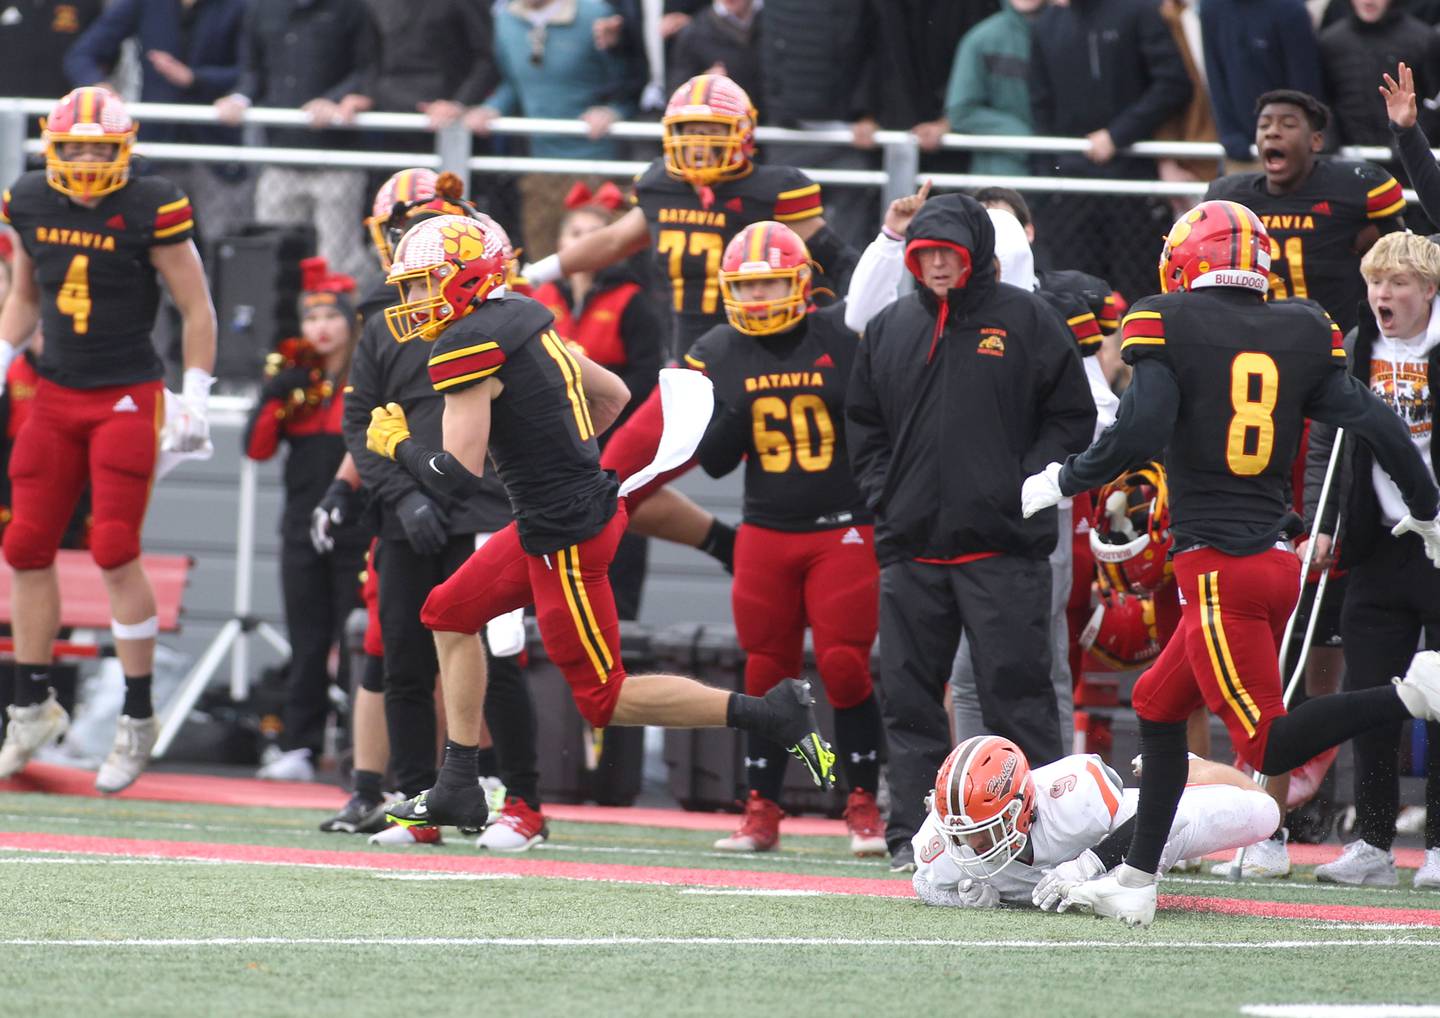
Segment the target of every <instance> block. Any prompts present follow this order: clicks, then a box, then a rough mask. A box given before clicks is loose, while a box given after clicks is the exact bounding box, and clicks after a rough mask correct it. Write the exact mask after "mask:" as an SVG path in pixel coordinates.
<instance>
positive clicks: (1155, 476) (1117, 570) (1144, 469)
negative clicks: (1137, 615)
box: [1090, 460, 1175, 594]
mask: <svg viewBox="0 0 1440 1018" xmlns="http://www.w3.org/2000/svg"><path fill="white" fill-rule="evenodd" d="M1174 544H1175V538H1174V535H1173V534H1171V532H1170V488H1169V485H1168V484H1167V483H1166V481H1165V468H1164V466H1162V465H1161V464H1160V463H1158V462H1156V461H1153V460H1152V461H1151V462H1149V463H1146V464H1145V465H1144V466H1141V467H1137V468H1136V469H1134V470H1127V471H1125V473H1123V474H1121V475H1120V476H1119V477H1117V478H1115V480H1113V481H1111V482H1110V483H1109V484H1107V485H1105V486H1104V487H1102V488H1101V489H1100V492H1099V494H1098V495H1097V496H1096V498H1095V518H1094V519H1093V520H1092V521H1091V524H1090V553H1091V554H1092V555H1094V556H1095V565H1096V567H1097V568H1098V569H1099V570H1100V576H1101V579H1102V580H1103V581H1104V583H1105V584H1106V585H1107V586H1109V587H1111V588H1113V589H1115V590H1124V591H1128V592H1130V593H1132V594H1153V593H1155V591H1157V590H1159V589H1160V588H1161V586H1163V585H1164V583H1165V581H1166V580H1168V579H1169V578H1170V577H1171V576H1172V575H1173V567H1172V566H1171V564H1170V549H1171V547H1173V546H1174Z"/></svg>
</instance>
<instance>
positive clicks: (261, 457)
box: [245, 399, 285, 463]
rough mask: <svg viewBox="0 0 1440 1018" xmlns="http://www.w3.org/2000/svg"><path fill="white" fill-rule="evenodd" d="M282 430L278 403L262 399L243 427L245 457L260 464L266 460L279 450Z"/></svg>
mask: <svg viewBox="0 0 1440 1018" xmlns="http://www.w3.org/2000/svg"><path fill="white" fill-rule="evenodd" d="M284 430H285V422H284V420H283V419H282V417H281V407H280V401H279V400H278V399H262V400H261V401H260V402H259V404H258V405H257V406H256V407H255V409H254V411H252V412H251V414H250V422H249V423H248V424H246V426H245V455H246V456H248V457H249V458H250V459H252V460H258V461H260V462H262V463H263V462H264V461H265V460H268V459H269V458H270V457H272V456H274V455H275V453H276V452H277V451H278V450H279V448H280V438H281V435H282V434H283V432H284Z"/></svg>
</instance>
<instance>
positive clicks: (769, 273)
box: [720, 262, 811, 336]
mask: <svg viewBox="0 0 1440 1018" xmlns="http://www.w3.org/2000/svg"><path fill="white" fill-rule="evenodd" d="M810 275H811V273H810V266H809V265H792V266H790V267H788V268H772V267H771V266H770V264H769V263H768V262H745V263H744V264H742V265H741V266H740V268H739V269H737V270H736V271H734V272H725V271H722V272H721V273H720V296H721V298H722V299H723V300H724V302H725V317H726V318H728V319H729V320H730V324H731V325H733V326H734V327H735V329H736V330H737V331H739V332H743V333H744V334H745V335H747V336H773V335H775V334H776V333H777V332H785V331H786V330H787V329H790V328H793V327H794V326H795V324H796V323H797V322H799V321H800V320H801V319H802V318H804V317H805V313H806V308H807V305H808V303H809V291H810ZM769 279H778V280H783V281H784V282H785V283H787V284H788V290H787V292H786V293H785V295H784V296H782V297H774V298H770V299H768V300H756V299H754V298H749V297H746V298H742V297H741V296H740V295H739V294H738V293H737V292H736V290H737V288H738V287H740V286H741V285H743V284H745V283H751V282H759V281H762V280H769Z"/></svg>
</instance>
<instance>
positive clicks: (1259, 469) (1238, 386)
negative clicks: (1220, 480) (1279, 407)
mask: <svg viewBox="0 0 1440 1018" xmlns="http://www.w3.org/2000/svg"><path fill="white" fill-rule="evenodd" d="M1279 391H1280V369H1279V368H1277V367H1276V366H1275V362H1274V361H1273V360H1271V359H1270V358H1269V357H1267V356H1266V355H1265V354H1263V353H1242V354H1238V355H1236V357H1235V360H1234V361H1233V362H1231V365H1230V406H1231V407H1233V408H1234V410H1235V415H1234V416H1233V417H1231V418H1230V429H1229V432H1228V433H1227V435H1226V443H1225V462H1226V464H1227V465H1228V466H1229V467H1230V472H1231V473H1232V474H1235V475H1236V476H1238V477H1254V476H1256V475H1257V474H1262V473H1264V472H1265V468H1266V467H1268V466H1269V465H1270V456H1271V453H1272V452H1274V449H1275V418H1274V416H1273V415H1274V413H1275V401H1276V399H1277V398H1278V395H1279Z"/></svg>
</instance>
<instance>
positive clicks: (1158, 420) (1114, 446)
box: [1060, 357, 1180, 495]
mask: <svg viewBox="0 0 1440 1018" xmlns="http://www.w3.org/2000/svg"><path fill="white" fill-rule="evenodd" d="M1179 407H1180V386H1179V384H1178V383H1177V382H1176V381H1175V375H1174V374H1173V373H1172V372H1171V370H1170V366H1169V365H1168V364H1166V363H1165V362H1163V361H1161V360H1159V359H1158V358H1154V357H1144V358H1141V359H1140V360H1138V361H1137V362H1136V364H1135V375H1134V377H1133V378H1132V379H1131V381H1130V388H1128V389H1126V390H1125V395H1124V396H1121V397H1120V409H1119V410H1118V411H1117V412H1116V414H1115V423H1114V424H1113V425H1112V426H1111V427H1109V428H1107V429H1105V431H1104V433H1102V434H1101V435H1100V437H1099V438H1098V439H1096V440H1095V444H1094V445H1092V446H1091V447H1090V448H1088V449H1086V450H1085V451H1084V452H1082V453H1080V455H1078V456H1071V457H1070V459H1069V460H1067V461H1066V463H1065V466H1064V467H1063V468H1062V469H1061V471H1060V490H1061V491H1063V492H1064V493H1065V494H1067V495H1075V494H1078V493H1079V492H1082V491H1089V490H1090V489H1091V488H1098V487H1099V486H1100V485H1102V484H1105V483H1107V482H1109V481H1111V480H1113V479H1114V478H1115V476H1116V475H1117V474H1119V473H1120V471H1122V470H1124V469H1125V468H1126V467H1128V466H1130V465H1132V464H1134V463H1139V462H1141V461H1142V460H1146V459H1151V458H1153V456H1154V454H1155V452H1156V450H1158V449H1161V448H1163V447H1164V446H1165V443H1166V442H1168V441H1169V440H1170V434H1171V432H1173V431H1174V430H1175V417H1176V414H1177V412H1178V410H1179Z"/></svg>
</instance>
